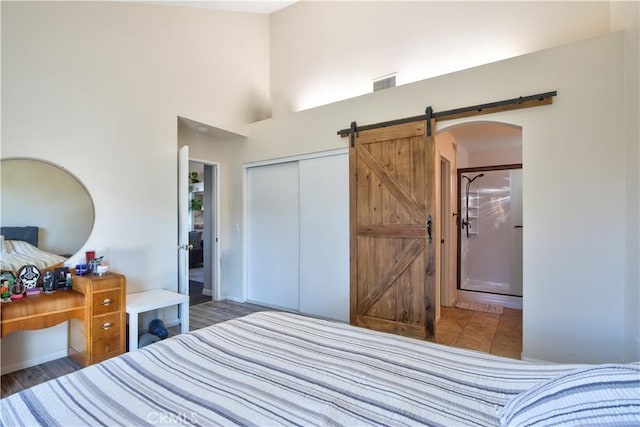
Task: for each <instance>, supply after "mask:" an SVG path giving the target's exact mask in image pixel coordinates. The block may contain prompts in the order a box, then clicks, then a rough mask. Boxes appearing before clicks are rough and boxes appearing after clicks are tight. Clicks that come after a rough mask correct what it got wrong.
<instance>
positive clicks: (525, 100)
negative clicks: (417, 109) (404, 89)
mask: <svg viewBox="0 0 640 427" xmlns="http://www.w3.org/2000/svg"><path fill="white" fill-rule="evenodd" d="M556 95H558V92H557V91H555V90H554V91H552V92H545V93H539V94H537V95H529V96H520V97H518V98H513V99H506V100H504V101H497V102H489V103H487V104H480V105H473V106H471V107H463V108H456V109H454V110H447V111H440V112H433V109H432V108H431V107H430V106H429V107H427V108H426V110H425V114H422V115H420V116H413V117H406V118H404V119H397V120H389V121H386V122H380V123H375V124H371V125H365V126H357V125H356V122H351V127H349V128H347V129H341V130H339V131H338V135H340V136H341V137H343V138H344V137H346V136H349V135H351V146H353V144H354V139H355V133H357V132H360V131H365V130H371V129H378V128H383V127H388V126H395V125H401V124H403V123H410V122H417V121H420V120H427V136H431V119H432V118H433V119H436V121H437V120H452V119H459V118H463V117H470V116H478V115H481V114H490V113H497V112H500V111H509V110H517V109H520V108H529V107H536V106H539V105H548V104H551V103H552V102H553V97H554V96H556Z"/></svg>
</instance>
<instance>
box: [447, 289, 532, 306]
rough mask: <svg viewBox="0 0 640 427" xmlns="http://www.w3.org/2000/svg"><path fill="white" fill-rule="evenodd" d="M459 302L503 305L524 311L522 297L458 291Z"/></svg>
mask: <svg viewBox="0 0 640 427" xmlns="http://www.w3.org/2000/svg"><path fill="white" fill-rule="evenodd" d="M457 300H458V301H465V302H475V303H480V304H493V305H501V306H503V307H508V308H515V309H518V310H522V297H513V296H509V295H498V294H488V293H482V292H472V291H463V290H458V298H457Z"/></svg>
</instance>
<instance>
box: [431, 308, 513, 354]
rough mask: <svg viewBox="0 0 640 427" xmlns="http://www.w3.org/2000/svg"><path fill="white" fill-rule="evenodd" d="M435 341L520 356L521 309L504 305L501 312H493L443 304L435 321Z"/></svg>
mask: <svg viewBox="0 0 640 427" xmlns="http://www.w3.org/2000/svg"><path fill="white" fill-rule="evenodd" d="M436 341H437V342H439V343H441V344H446V345H451V346H454V347H462V348H470V349H472V350H478V351H483V352H485V353H491V354H495V355H497V356H504V357H510V358H513V359H520V354H521V353H522V311H521V310H515V309H512V308H506V307H505V309H504V313H503V314H492V313H483V312H480V311H471V310H464V309H461V308H455V307H442V309H441V312H440V320H439V321H438V323H437V324H436Z"/></svg>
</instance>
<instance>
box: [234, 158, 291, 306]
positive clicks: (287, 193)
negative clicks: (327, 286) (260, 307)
mask: <svg viewBox="0 0 640 427" xmlns="http://www.w3.org/2000/svg"><path fill="white" fill-rule="evenodd" d="M247 180H248V182H247V189H248V192H247V228H248V236H247V242H248V277H247V281H248V299H249V300H250V301H252V302H256V303H260V304H265V305H270V306H275V307H282V308H287V309H291V310H298V263H299V249H298V240H299V235H298V227H299V207H298V180H299V177H298V163H297V162H288V163H279V164H272V165H267V166H258V167H252V168H249V169H248V170H247Z"/></svg>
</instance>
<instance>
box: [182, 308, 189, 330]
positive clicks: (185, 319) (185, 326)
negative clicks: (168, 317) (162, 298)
mask: <svg viewBox="0 0 640 427" xmlns="http://www.w3.org/2000/svg"><path fill="white" fill-rule="evenodd" d="M180 332H181V333H183V334H186V333H187V332H189V301H187V302H183V303H182V304H180Z"/></svg>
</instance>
